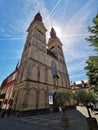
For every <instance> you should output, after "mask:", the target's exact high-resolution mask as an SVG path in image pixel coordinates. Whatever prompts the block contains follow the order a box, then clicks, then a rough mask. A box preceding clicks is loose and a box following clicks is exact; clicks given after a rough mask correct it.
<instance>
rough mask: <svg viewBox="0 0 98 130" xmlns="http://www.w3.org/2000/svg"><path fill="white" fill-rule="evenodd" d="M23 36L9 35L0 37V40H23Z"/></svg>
mask: <svg viewBox="0 0 98 130" xmlns="http://www.w3.org/2000/svg"><path fill="white" fill-rule="evenodd" d="M23 39H25V38H21V37H9V38H0V41H3V40H23Z"/></svg>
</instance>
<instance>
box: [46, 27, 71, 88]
mask: <svg viewBox="0 0 98 130" xmlns="http://www.w3.org/2000/svg"><path fill="white" fill-rule="evenodd" d="M47 46H48V49H49V50H50V51H51V52H53V53H54V54H55V56H56V57H57V59H58V64H59V66H60V70H61V69H62V70H63V72H64V75H63V76H64V78H65V82H66V86H67V87H68V86H70V83H69V76H68V72H67V66H66V63H65V58H64V54H63V49H62V43H61V41H60V39H59V38H58V37H57V36H56V31H55V30H54V28H53V27H52V28H51V31H50V39H49V41H48V44H47ZM61 75H62V74H61Z"/></svg>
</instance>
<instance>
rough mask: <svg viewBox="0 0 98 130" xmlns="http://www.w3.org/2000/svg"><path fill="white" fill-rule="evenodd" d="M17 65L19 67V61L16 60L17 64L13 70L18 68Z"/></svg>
mask: <svg viewBox="0 0 98 130" xmlns="http://www.w3.org/2000/svg"><path fill="white" fill-rule="evenodd" d="M18 67H19V61H18V63H17V65H16V69H15V70H17V69H18Z"/></svg>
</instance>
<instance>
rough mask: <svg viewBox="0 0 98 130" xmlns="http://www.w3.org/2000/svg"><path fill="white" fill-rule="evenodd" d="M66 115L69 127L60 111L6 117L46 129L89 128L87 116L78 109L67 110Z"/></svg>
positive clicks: (79, 129) (73, 129)
mask: <svg viewBox="0 0 98 130" xmlns="http://www.w3.org/2000/svg"><path fill="white" fill-rule="evenodd" d="M78 109H79V108H78ZM66 115H68V117H69V126H68V127H63V126H62V125H61V122H60V119H61V116H62V113H60V112H58V113H52V114H45V115H36V116H28V117H22V118H18V117H6V119H8V120H15V121H19V122H24V123H28V124H32V125H34V126H39V128H40V127H43V128H44V129H45V128H46V130H48V129H49V130H89V127H88V124H87V121H86V118H85V116H84V115H83V114H81V113H80V112H79V111H78V110H76V109H72V110H67V111H66Z"/></svg>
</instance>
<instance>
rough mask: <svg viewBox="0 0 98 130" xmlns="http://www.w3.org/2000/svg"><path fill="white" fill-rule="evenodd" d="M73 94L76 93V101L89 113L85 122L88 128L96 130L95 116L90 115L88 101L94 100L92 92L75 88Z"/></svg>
mask: <svg viewBox="0 0 98 130" xmlns="http://www.w3.org/2000/svg"><path fill="white" fill-rule="evenodd" d="M75 95H76V99H77V100H78V102H80V103H82V104H83V105H84V106H85V107H86V109H87V112H88V115H89V117H88V118H87V122H88V125H89V127H90V130H97V129H98V126H97V121H96V118H93V117H92V116H91V113H90V110H89V108H90V103H93V101H94V94H93V93H91V92H86V91H84V90H77V91H76V93H75Z"/></svg>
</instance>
